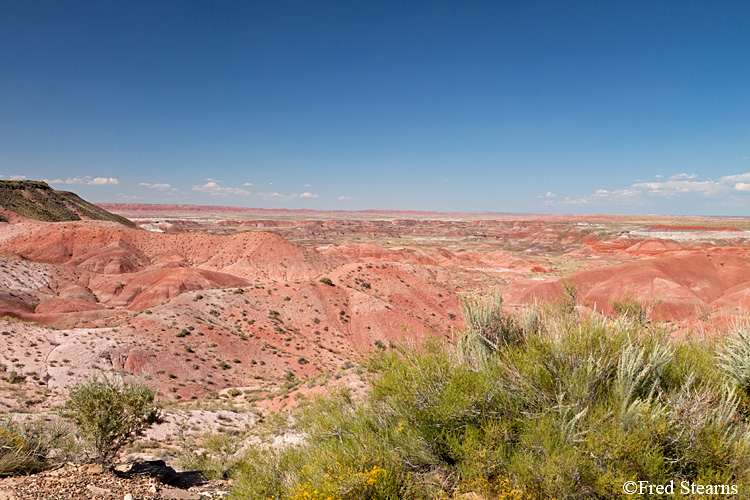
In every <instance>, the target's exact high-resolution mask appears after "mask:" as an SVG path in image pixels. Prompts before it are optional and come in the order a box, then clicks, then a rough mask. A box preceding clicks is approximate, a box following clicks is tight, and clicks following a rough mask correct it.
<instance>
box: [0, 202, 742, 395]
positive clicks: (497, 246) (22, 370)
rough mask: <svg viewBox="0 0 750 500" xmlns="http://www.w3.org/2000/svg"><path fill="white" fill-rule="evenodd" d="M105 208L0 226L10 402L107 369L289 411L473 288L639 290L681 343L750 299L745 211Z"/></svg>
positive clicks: (422, 328) (444, 323) (452, 315)
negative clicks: (82, 216) (75, 218)
mask: <svg viewBox="0 0 750 500" xmlns="http://www.w3.org/2000/svg"><path fill="white" fill-rule="evenodd" d="M102 207H103V208H105V209H107V210H109V211H111V212H114V213H117V214H119V215H123V216H125V217H128V218H130V219H131V220H132V221H134V222H136V224H137V225H138V226H140V229H133V228H126V227H123V226H122V225H120V224H118V223H115V222H103V221H85V220H84V221H79V222H58V223H44V222H38V221H32V220H28V219H27V220H22V219H21V218H18V217H16V218H15V220H11V221H10V223H7V224H2V225H1V226H0V281H1V282H2V286H1V287H0V316H3V317H4V319H2V320H1V322H2V328H0V330H2V332H1V333H2V342H0V367H1V369H2V370H3V374H4V375H5V377H4V378H3V380H2V381H0V385H1V386H2V387H0V408H2V409H4V410H8V409H13V408H24V409H40V408H47V407H49V406H51V405H54V404H56V403H58V402H59V401H60V398H61V397H62V396H63V395H64V393H65V388H66V387H68V386H70V384H72V383H74V382H75V381H77V380H80V379H82V378H84V377H86V376H89V375H90V374H92V373H94V372H97V371H105V372H107V371H112V370H114V371H117V372H127V373H131V374H136V375H139V376H143V377H146V378H147V379H148V380H150V381H152V382H153V383H155V384H157V385H158V388H159V392H160V397H161V398H162V399H163V400H166V401H175V402H190V401H203V400H205V399H206V398H216V397H217V396H221V397H222V398H225V399H226V400H230V401H236V402H237V403H238V404H240V403H241V404H252V405H254V406H256V407H258V408H260V409H266V408H281V407H285V406H288V405H294V403H295V401H296V399H298V398H299V397H302V396H300V395H309V393H315V392H318V391H320V390H322V386H323V385H326V384H324V383H323V381H331V383H333V384H347V383H348V384H356V383H358V382H357V380H358V377H357V376H356V374H355V373H354V372H355V371H356V370H354V369H353V367H355V366H356V365H357V363H358V362H360V361H361V360H363V359H364V358H366V357H367V356H368V354H369V353H372V352H373V351H375V350H376V349H379V348H382V347H383V346H387V345H389V344H390V343H394V342H395V343H398V342H402V341H409V342H419V341H420V340H422V339H424V338H425V337H427V336H438V337H443V338H447V339H451V338H452V337H453V336H454V335H455V332H456V331H457V330H458V329H460V328H461V327H462V326H463V318H462V315H461V311H460V306H459V302H460V299H461V296H462V295H464V294H473V293H478V292H492V291H496V290H497V291H500V292H501V293H502V295H503V297H504V301H505V306H506V308H507V310H513V309H515V308H521V307H524V306H525V305H528V304H531V303H533V302H535V301H554V300H556V298H557V297H559V296H560V295H561V294H562V293H563V282H568V283H572V284H574V285H575V287H576V291H577V302H578V307H579V308H580V309H581V311H589V312H593V311H598V312H599V313H601V314H609V315H611V314H613V309H612V306H611V304H612V301H613V300H618V299H623V298H626V297H634V298H637V299H638V300H640V301H642V302H644V303H648V304H650V305H652V306H653V310H652V312H651V317H652V318H653V319H658V320H661V321H665V322H668V324H669V325H670V328H672V330H673V331H674V335H675V336H681V335H685V334H690V335H702V336H705V335H714V334H715V332H717V331H721V330H722V329H723V328H726V327H727V326H729V325H733V324H736V323H738V322H744V321H745V320H746V318H747V309H746V307H747V305H748V304H750V258H749V256H750V246H749V245H750V231H748V228H749V227H750V222H748V221H747V220H745V219H724V218H721V219H711V218H676V217H658V216H653V217H619V216H611V217H607V216H536V215H528V216H526V215H496V214H468V215H467V214H444V213H410V212H350V213H327V212H310V211H299V212H294V211H283V210H279V211H270V210H269V211H252V210H243V209H231V208H222V207H194V206H159V205H103V206H102ZM11 219H13V217H11ZM10 374H12V376H11V375H10Z"/></svg>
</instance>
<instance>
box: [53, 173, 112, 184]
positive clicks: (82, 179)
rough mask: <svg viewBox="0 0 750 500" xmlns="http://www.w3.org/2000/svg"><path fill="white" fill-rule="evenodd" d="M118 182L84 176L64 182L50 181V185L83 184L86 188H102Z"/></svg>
mask: <svg viewBox="0 0 750 500" xmlns="http://www.w3.org/2000/svg"><path fill="white" fill-rule="evenodd" d="M119 183H120V181H119V180H118V179H117V178H115V177H93V178H92V177H91V176H90V175H86V176H84V177H68V178H67V179H65V180H62V179H55V180H53V181H50V184H85V185H88V186H104V185H107V184H119Z"/></svg>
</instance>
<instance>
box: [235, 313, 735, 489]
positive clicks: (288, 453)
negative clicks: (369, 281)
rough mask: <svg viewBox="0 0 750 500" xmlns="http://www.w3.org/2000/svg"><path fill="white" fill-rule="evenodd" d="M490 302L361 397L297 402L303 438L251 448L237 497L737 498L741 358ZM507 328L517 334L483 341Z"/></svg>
mask: <svg viewBox="0 0 750 500" xmlns="http://www.w3.org/2000/svg"><path fill="white" fill-rule="evenodd" d="M487 305H488V306H492V307H491V309H494V310H488V311H487V312H489V313H491V314H489V315H485V314H484V313H482V314H481V315H477V316H476V318H477V319H478V320H477V321H472V320H470V319H469V318H467V320H469V321H468V323H469V328H468V329H467V333H466V335H465V336H464V337H463V339H462V340H461V342H460V343H459V345H457V346H453V345H448V344H442V343H438V342H436V341H433V342H428V343H427V344H426V345H423V346H421V347H419V348H414V347H408V348H407V347H404V348H400V349H391V350H388V351H386V352H382V353H379V354H378V355H377V356H376V357H375V359H374V360H373V361H372V362H371V364H370V369H371V372H372V374H373V376H372V387H371V390H370V391H369V392H368V393H367V394H366V395H365V396H364V397H362V398H355V397H354V396H353V395H351V394H350V393H349V392H347V391H339V392H336V393H333V394H331V395H329V396H327V397H325V398H322V399H320V400H317V401H315V402H313V403H311V404H309V405H308V406H307V407H306V408H304V409H303V410H302V411H300V412H299V413H298V414H297V415H296V416H295V419H293V421H294V422H295V423H294V428H295V429H296V430H297V431H298V432H302V433H304V435H305V436H306V439H305V440H304V441H303V442H302V443H301V444H299V445H296V446H289V447H287V448H283V449H277V448H273V447H270V448H269V447H267V446H265V445H260V446H258V447H256V448H255V451H252V452H251V454H250V455H248V457H247V458H246V459H245V460H244V462H243V463H242V464H241V465H240V466H239V468H238V470H237V471H236V479H237V483H236V484H237V488H236V492H235V494H236V495H237V496H238V497H239V498H247V499H258V500H260V499H267V498H271V497H273V498H275V499H276V500H326V499H328V498H337V499H338V498H342V499H396V498H405V499H406V498H409V499H411V498H414V499H417V498H435V497H437V498H440V497H445V496H446V495H447V496H457V495H459V494H462V493H465V492H466V493H468V492H474V493H479V494H480V495H481V496H483V497H485V498H492V499H495V498H498V499H500V498H505V499H510V498H536V499H546V498H557V499H559V500H562V499H582V500H583V499H587V500H588V499H615V498H622V497H623V492H622V488H623V484H624V483H625V482H626V481H631V480H643V481H649V482H651V483H652V484H663V483H665V482H668V481H670V480H675V482H676V483H677V484H678V485H679V482H680V481H688V483H690V482H695V483H697V484H704V485H705V484H730V485H736V486H737V487H738V488H739V491H740V492H746V491H748V490H747V489H746V488H748V487H750V426H749V425H748V420H747V418H748V407H749V406H750V405H749V404H748V403H749V400H748V395H747V393H746V392H745V391H744V389H745V388H746V387H747V386H746V385H745V384H746V382H745V381H746V379H745V378H744V377H742V376H741V375H742V374H743V373H744V368H743V367H744V366H745V365H744V364H743V363H740V362H739V359H740V358H741V357H742V356H744V353H745V350H744V348H743V349H740V348H738V347H731V346H730V347H724V348H720V349H718V350H717V348H716V346H715V344H714V343H711V342H698V341H691V340H685V341H679V342H678V341H674V340H672V339H670V338H669V335H668V332H667V331H666V330H665V329H664V328H662V327H660V326H659V325H657V324H644V322H643V321H632V319H631V318H629V317H626V316H627V315H623V317H621V318H619V319H617V320H612V319H608V318H601V317H598V316H591V317H588V318H579V317H578V315H577V314H576V315H573V314H572V313H571V311H570V310H569V308H565V307H563V306H564V305H563V306H560V307H558V308H552V307H538V308H536V309H535V310H533V311H531V312H529V313H527V314H526V315H525V316H524V317H523V318H519V319H516V320H508V319H507V317H506V316H505V315H503V314H501V313H500V311H498V309H497V306H498V303H497V302H495V304H494V305H491V304H487ZM470 315H471V313H470ZM485 317H488V318H489V317H494V320H493V321H498V322H500V323H501V324H500V325H494V326H493V325H491V324H488V323H487V322H486V321H485V319H484V318H485ZM487 321H489V320H487ZM503 325H505V326H507V325H513V326H514V327H515V328H517V329H516V330H515V333H513V335H512V336H510V337H508V336H503V335H498V336H495V334H494V333H488V332H493V331H494V332H501V331H502V328H503ZM518 325H522V326H521V327H519V326H518ZM529 325H531V326H533V328H532V327H530V326H529ZM477 326H480V327H479V328H477ZM493 329H494V330H493ZM475 331H476V332H479V333H480V334H481V338H473V337H472V335H473V333H472V332H475ZM487 339H490V340H491V342H489V343H488V342H486V340H487ZM505 339H507V340H505ZM496 340H497V341H496ZM735 342H737V341H735ZM467 344H468V345H469V347H467ZM471 346H473V347H471ZM477 346H479V347H482V348H477ZM721 366H724V369H721V368H719V367H721ZM677 490H680V488H679V486H678V487H677V488H676V491H675V495H674V498H688V497H689V496H681V491H677Z"/></svg>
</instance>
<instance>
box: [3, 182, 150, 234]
mask: <svg viewBox="0 0 750 500" xmlns="http://www.w3.org/2000/svg"><path fill="white" fill-rule="evenodd" d="M0 207H2V208H5V209H7V210H10V211H11V212H15V213H17V214H19V215H22V216H24V217H28V218H29V219H36V220H41V221H45V222H63V221H69V220H81V218H86V219H94V220H108V221H114V222H119V223H120V224H124V225H126V226H130V227H135V224H133V223H132V222H131V221H129V220H128V219H126V218H125V217H120V216H119V215H115V214H113V213H110V212H107V211H106V210H103V209H101V208H99V207H97V206H96V205H92V204H91V203H89V202H87V201H85V200H83V199H81V198H80V197H79V196H78V195H77V194H75V193H71V192H68V191H57V190H55V189H52V188H51V187H49V186H48V185H47V183H46V182H39V181H0ZM0 221H2V222H7V220H5V218H4V217H3V216H2V215H0Z"/></svg>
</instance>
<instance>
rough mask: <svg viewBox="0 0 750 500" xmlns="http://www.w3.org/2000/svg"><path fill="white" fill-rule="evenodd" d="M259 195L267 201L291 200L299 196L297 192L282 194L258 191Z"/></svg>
mask: <svg viewBox="0 0 750 500" xmlns="http://www.w3.org/2000/svg"><path fill="white" fill-rule="evenodd" d="M257 195H258V196H260V197H261V198H263V199H264V200H266V201H289V200H293V199H295V198H297V196H298V195H296V194H281V193H257Z"/></svg>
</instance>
